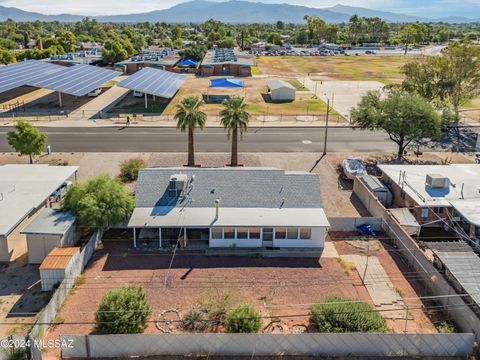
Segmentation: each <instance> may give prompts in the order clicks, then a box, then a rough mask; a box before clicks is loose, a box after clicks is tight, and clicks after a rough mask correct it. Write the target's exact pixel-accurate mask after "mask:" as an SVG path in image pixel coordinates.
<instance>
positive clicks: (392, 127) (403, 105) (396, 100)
mask: <svg viewBox="0 0 480 360" xmlns="http://www.w3.org/2000/svg"><path fill="white" fill-rule="evenodd" d="M386 95H387V96H386V97H385V98H383V97H382V95H381V93H380V92H373V91H370V92H369V93H368V94H367V95H365V96H364V97H363V98H362V100H361V101H360V104H359V105H358V107H357V108H355V109H353V110H352V112H351V118H352V120H353V123H354V124H356V125H358V126H360V128H362V129H368V130H384V131H385V132H386V133H387V134H388V136H389V137H390V140H392V141H394V142H395V143H396V144H397V145H398V152H397V156H398V158H401V157H402V156H403V153H404V151H405V149H406V148H407V146H408V145H409V144H410V143H411V142H412V141H414V140H419V139H422V138H437V137H438V136H439V135H440V129H441V122H442V121H441V118H440V116H439V115H438V114H437V112H436V111H435V109H434V108H433V107H432V105H430V104H429V103H428V102H427V101H426V100H425V99H423V98H422V97H420V96H419V95H416V94H409V93H406V92H403V91H399V90H396V89H391V90H389V92H388V93H387V94H386Z"/></svg>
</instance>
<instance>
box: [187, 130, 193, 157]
mask: <svg viewBox="0 0 480 360" xmlns="http://www.w3.org/2000/svg"><path fill="white" fill-rule="evenodd" d="M194 145H195V144H194V139H193V128H192V127H191V126H190V127H189V128H188V163H187V166H195V146H194Z"/></svg>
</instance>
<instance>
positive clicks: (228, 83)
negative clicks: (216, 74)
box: [210, 78, 243, 88]
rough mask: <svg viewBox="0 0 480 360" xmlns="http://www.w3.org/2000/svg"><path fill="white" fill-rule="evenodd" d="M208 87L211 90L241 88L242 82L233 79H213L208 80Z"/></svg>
mask: <svg viewBox="0 0 480 360" xmlns="http://www.w3.org/2000/svg"><path fill="white" fill-rule="evenodd" d="M210 87H211V88H242V87H243V80H235V79H227V78H223V79H214V80H210Z"/></svg>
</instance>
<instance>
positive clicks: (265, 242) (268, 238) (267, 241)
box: [262, 228, 273, 248]
mask: <svg viewBox="0 0 480 360" xmlns="http://www.w3.org/2000/svg"><path fill="white" fill-rule="evenodd" d="M262 246H263V247H264V248H267V247H272V246H273V228H263V230H262Z"/></svg>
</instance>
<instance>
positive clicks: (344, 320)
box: [310, 296, 387, 333]
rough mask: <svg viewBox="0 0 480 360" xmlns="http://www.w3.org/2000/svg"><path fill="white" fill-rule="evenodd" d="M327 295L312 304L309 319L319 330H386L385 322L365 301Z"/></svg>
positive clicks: (381, 331)
mask: <svg viewBox="0 0 480 360" xmlns="http://www.w3.org/2000/svg"><path fill="white" fill-rule="evenodd" d="M351 301H353V300H350V299H343V298H340V297H337V296H329V297H327V298H325V299H324V300H322V301H320V302H318V303H316V304H314V305H312V307H311V308H310V313H311V321H312V323H313V324H315V325H316V326H317V328H318V330H319V331H320V332H331V333H336V332H379V333H383V332H386V331H387V323H386V322H385V320H384V319H383V318H382V317H381V316H380V314H379V313H378V312H374V311H373V310H372V308H371V307H370V305H369V304H368V303H366V302H351Z"/></svg>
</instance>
